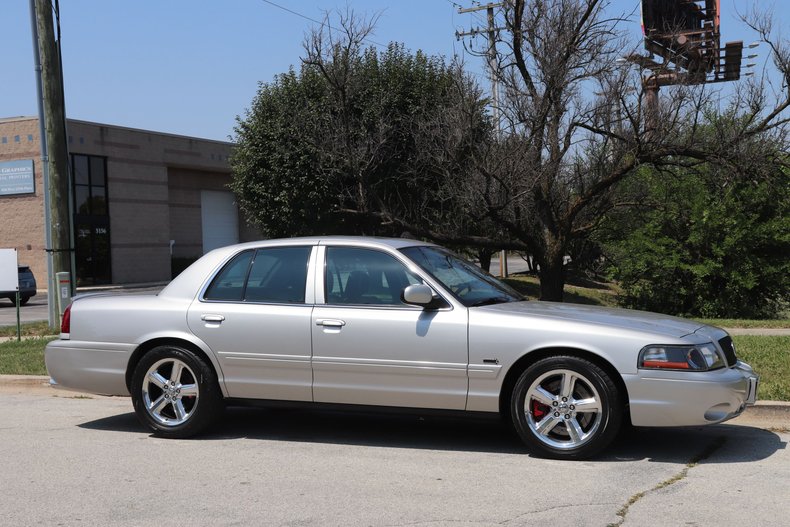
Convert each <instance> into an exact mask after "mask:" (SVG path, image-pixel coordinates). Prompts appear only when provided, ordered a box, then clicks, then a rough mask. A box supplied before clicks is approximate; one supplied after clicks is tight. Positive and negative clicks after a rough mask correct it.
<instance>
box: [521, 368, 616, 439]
mask: <svg viewBox="0 0 790 527" xmlns="http://www.w3.org/2000/svg"><path fill="white" fill-rule="evenodd" d="M524 403H525V404H524V412H525V414H526V416H527V424H528V426H529V429H530V430H531V431H532V432H533V433H534V434H535V436H536V437H537V438H538V439H539V440H540V441H542V442H544V443H546V444H547V445H549V446H551V447H554V448H559V449H571V448H578V447H580V446H582V445H583V444H584V443H586V442H587V441H589V440H590V439H592V438H593V437H595V432H596V431H597V430H598V428H599V427H600V425H601V419H602V413H601V410H602V408H601V397H600V395H598V392H597V390H596V389H595V387H594V386H593V385H592V383H591V382H590V380H589V379H587V378H586V377H584V376H583V375H581V374H579V373H577V372H575V371H571V370H555V371H550V372H547V373H544V374H543V375H541V376H540V377H538V378H537V379H535V381H534V382H533V383H532V385H531V386H530V387H529V389H528V390H527V397H526V399H525V401H524Z"/></svg>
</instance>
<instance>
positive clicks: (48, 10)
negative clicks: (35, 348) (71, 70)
mask: <svg viewBox="0 0 790 527" xmlns="http://www.w3.org/2000/svg"><path fill="white" fill-rule="evenodd" d="M52 10H53V6H52V0H30V13H31V24H32V29H33V50H34V56H35V59H36V72H37V87H38V95H39V116H38V117H39V125H40V127H39V129H40V130H41V131H42V133H41V138H40V141H41V162H42V164H43V165H44V166H43V175H44V211H45V212H44V218H45V223H46V225H45V226H44V228H45V229H46V233H45V234H46V236H45V240H46V241H45V250H46V252H47V301H48V304H49V325H50V326H51V327H57V326H58V325H59V323H60V313H59V312H58V303H57V300H56V299H57V293H58V284H57V281H56V275H57V273H58V272H68V273H69V274H71V252H72V247H71V218H70V217H69V154H68V145H67V141H66V112H65V102H64V100H63V99H64V97H63V81H62V68H61V63H60V54H59V53H58V49H57V46H56V44H55V30H54V27H53V23H52ZM72 283H73V281H72ZM70 294H71V291H69V295H70Z"/></svg>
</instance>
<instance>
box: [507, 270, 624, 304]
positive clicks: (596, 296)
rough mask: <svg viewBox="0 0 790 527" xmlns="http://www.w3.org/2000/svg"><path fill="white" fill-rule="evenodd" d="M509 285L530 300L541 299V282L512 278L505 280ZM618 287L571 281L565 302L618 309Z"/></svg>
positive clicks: (534, 279) (531, 277)
mask: <svg viewBox="0 0 790 527" xmlns="http://www.w3.org/2000/svg"><path fill="white" fill-rule="evenodd" d="M504 281H505V282H507V284H508V285H509V286H510V287H512V288H513V289H515V290H516V291H518V292H519V293H521V294H523V295H526V296H527V297H528V298H529V299H530V300H537V299H538V298H540V282H539V281H538V279H537V277H535V276H529V275H518V276H511V277H510V278H505V279H504ZM617 293H618V290H617V287H616V286H615V285H614V284H607V283H602V282H593V281H592V280H585V279H570V280H569V281H568V283H566V284H565V291H564V293H563V301H565V302H571V303H574V304H588V305H593V306H604V307H617Z"/></svg>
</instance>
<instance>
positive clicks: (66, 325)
mask: <svg viewBox="0 0 790 527" xmlns="http://www.w3.org/2000/svg"><path fill="white" fill-rule="evenodd" d="M60 332H61V333H66V334H69V333H71V304H69V307H67V308H66V311H64V312H63V319H62V320H61V321H60Z"/></svg>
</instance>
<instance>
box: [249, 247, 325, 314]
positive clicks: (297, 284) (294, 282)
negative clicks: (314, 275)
mask: <svg viewBox="0 0 790 527" xmlns="http://www.w3.org/2000/svg"><path fill="white" fill-rule="evenodd" d="M310 249H311V248H310V247H280V248H276V249H259V250H258V251H257V253H256V254H255V260H254V261H253V262H252V268H251V269H250V276H249V278H248V280H247V290H246V291H245V294H244V300H245V301H247V302H277V303H280V302H284V303H289V304H303V303H304V292H305V284H306V282H307V260H308V258H309V257H310Z"/></svg>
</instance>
